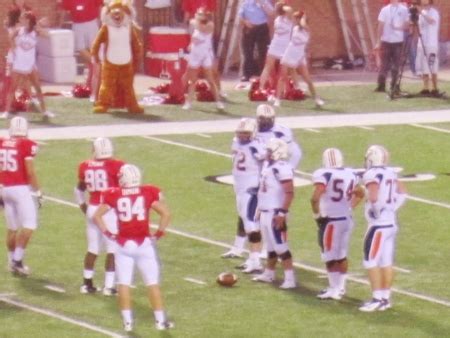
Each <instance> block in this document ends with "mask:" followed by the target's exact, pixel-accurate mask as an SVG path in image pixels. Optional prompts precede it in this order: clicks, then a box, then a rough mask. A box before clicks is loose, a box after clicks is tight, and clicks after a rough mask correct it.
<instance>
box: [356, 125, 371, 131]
mask: <svg viewBox="0 0 450 338" xmlns="http://www.w3.org/2000/svg"><path fill="white" fill-rule="evenodd" d="M357 128H360V129H364V130H374V129H375V128H372V127H367V126H358V127H357Z"/></svg>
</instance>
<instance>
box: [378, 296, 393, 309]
mask: <svg viewBox="0 0 450 338" xmlns="http://www.w3.org/2000/svg"><path fill="white" fill-rule="evenodd" d="M391 307H392V304H391V302H390V301H389V299H385V298H383V299H382V300H381V306H380V308H379V309H378V311H386V310H387V309H390V308H391Z"/></svg>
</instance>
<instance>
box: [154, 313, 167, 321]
mask: <svg viewBox="0 0 450 338" xmlns="http://www.w3.org/2000/svg"><path fill="white" fill-rule="evenodd" d="M153 313H154V315H155V320H156V321H157V322H159V323H164V322H165V321H166V314H165V313H164V310H157V311H153Z"/></svg>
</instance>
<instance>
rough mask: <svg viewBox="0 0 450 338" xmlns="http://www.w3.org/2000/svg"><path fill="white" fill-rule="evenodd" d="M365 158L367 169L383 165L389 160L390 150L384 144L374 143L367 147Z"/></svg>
mask: <svg viewBox="0 0 450 338" xmlns="http://www.w3.org/2000/svg"><path fill="white" fill-rule="evenodd" d="M364 159H365V161H364V164H365V167H366V169H370V168H372V167H383V166H385V165H387V164H388V162H389V152H388V151H387V150H386V148H384V147H383V146H380V145H372V146H370V147H369V148H368V149H367V151H366V156H365V158H364Z"/></svg>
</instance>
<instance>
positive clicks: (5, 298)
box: [0, 297, 124, 338]
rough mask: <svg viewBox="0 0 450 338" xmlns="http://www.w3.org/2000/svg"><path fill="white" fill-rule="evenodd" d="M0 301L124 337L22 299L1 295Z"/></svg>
mask: <svg viewBox="0 0 450 338" xmlns="http://www.w3.org/2000/svg"><path fill="white" fill-rule="evenodd" d="M0 302H4V303H7V304H10V305H14V306H17V307H19V308H22V309H26V310H29V311H32V312H36V313H39V314H42V315H44V316H48V317H52V318H55V319H59V320H62V321H64V322H67V323H70V324H74V325H77V326H81V327H84V328H86V329H88V330H91V331H95V332H99V333H103V334H104V335H106V336H108V337H114V338H122V337H124V336H122V335H119V334H117V333H115V332H113V331H109V330H106V329H103V328H101V327H100V326H97V325H93V324H89V323H87V322H85V321H82V320H78V319H73V318H70V317H67V316H64V315H61V314H59V313H56V312H54V311H50V310H46V309H43V308H39V307H36V306H33V305H28V304H26V303H23V302H20V301H17V300H12V299H10V298H8V297H0Z"/></svg>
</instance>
